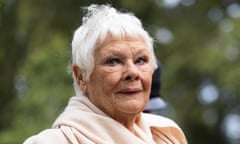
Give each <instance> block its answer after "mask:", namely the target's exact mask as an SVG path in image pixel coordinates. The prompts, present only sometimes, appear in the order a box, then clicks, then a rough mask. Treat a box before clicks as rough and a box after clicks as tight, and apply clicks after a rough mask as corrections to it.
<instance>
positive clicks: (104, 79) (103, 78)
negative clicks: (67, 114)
mask: <svg viewBox="0 0 240 144" xmlns="http://www.w3.org/2000/svg"><path fill="white" fill-rule="evenodd" d="M94 62H95V67H94V69H93V71H92V73H91V75H90V79H89V81H88V82H87V95H88V97H89V99H90V101H91V102H92V103H93V104H95V105H96V106H97V107H98V108H100V109H101V110H102V111H104V112H105V113H106V114H108V115H110V116H112V117H115V116H116V115H119V114H124V115H126V114H131V115H132V114H138V113H139V112H141V111H142V110H143V109H144V107H145V105H146V104H147V101H148V98H149V94H150V87H151V81H152V73H153V70H152V67H151V64H150V54H149V52H148V49H147V46H146V44H145V43H144V41H143V40H142V39H140V38H138V39H137V38H134V39H133V38H125V39H123V38H122V39H114V38H112V37H110V36H109V37H108V38H107V40H106V41H105V42H104V44H102V45H101V46H100V47H98V48H97V49H96V51H95V55H94Z"/></svg>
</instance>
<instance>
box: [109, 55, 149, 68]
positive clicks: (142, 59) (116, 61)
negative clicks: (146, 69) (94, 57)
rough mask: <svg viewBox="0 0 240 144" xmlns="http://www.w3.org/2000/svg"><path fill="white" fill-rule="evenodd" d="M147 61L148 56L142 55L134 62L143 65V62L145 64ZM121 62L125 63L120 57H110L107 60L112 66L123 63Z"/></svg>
mask: <svg viewBox="0 0 240 144" xmlns="http://www.w3.org/2000/svg"><path fill="white" fill-rule="evenodd" d="M146 62H148V58H147V57H145V56H141V57H138V58H137V59H136V60H135V62H134V63H135V64H139V65H142V64H145V63H146ZM121 63H123V62H122V60H121V59H120V58H108V59H107V60H106V62H105V64H107V65H110V66H115V65H117V64H121Z"/></svg>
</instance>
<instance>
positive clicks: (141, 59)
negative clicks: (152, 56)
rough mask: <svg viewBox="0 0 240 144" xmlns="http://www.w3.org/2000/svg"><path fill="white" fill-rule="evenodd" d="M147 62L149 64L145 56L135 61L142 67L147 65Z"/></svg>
mask: <svg viewBox="0 0 240 144" xmlns="http://www.w3.org/2000/svg"><path fill="white" fill-rule="evenodd" d="M140 61H141V62H140ZM146 62H148V59H147V58H146V57H144V56H142V57H138V58H137V59H136V61H135V63H139V64H140V65H141V64H144V63H146Z"/></svg>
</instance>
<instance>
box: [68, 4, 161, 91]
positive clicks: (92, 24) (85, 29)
mask: <svg viewBox="0 0 240 144" xmlns="http://www.w3.org/2000/svg"><path fill="white" fill-rule="evenodd" d="M84 9H85V10H87V11H86V12H87V13H86V15H85V16H84V17H83V18H82V25H81V26H80V27H79V28H77V29H76V31H75V33H74V35H73V40H72V64H76V65H77V66H78V67H79V68H80V69H81V71H82V74H83V79H84V80H88V79H89V76H90V74H91V72H92V70H93V68H94V51H95V49H96V47H97V46H99V45H101V44H102V43H103V42H104V40H105V39H106V36H107V34H108V33H110V34H111V35H112V36H113V37H120V38H122V37H126V36H128V37H133V38H135V37H141V38H143V40H144V41H145V43H146V45H147V48H148V51H149V53H150V56H151V59H150V62H151V65H152V68H153V69H155V68H157V63H156V58H155V54H154V50H153V40H152V38H151V37H150V36H149V34H148V32H146V31H145V30H144V28H143V26H142V24H141V22H140V20H139V19H138V18H137V17H136V16H134V15H133V14H132V13H123V12H120V11H117V10H116V9H115V8H113V7H111V6H109V5H95V4H92V5H90V6H89V7H85V8H84ZM72 75H73V79H74V89H75V92H76V95H79V94H81V93H82V92H81V89H80V87H79V85H78V84H77V80H76V77H75V75H74V74H72Z"/></svg>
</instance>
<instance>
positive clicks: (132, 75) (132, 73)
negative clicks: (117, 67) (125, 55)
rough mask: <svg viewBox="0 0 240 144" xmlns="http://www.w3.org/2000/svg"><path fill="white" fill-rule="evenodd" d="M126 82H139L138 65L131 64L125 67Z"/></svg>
mask: <svg viewBox="0 0 240 144" xmlns="http://www.w3.org/2000/svg"><path fill="white" fill-rule="evenodd" d="M123 78H124V80H127V81H133V80H138V79H139V69H138V67H137V65H135V64H134V63H133V62H129V63H127V64H126V66H125V71H124V76H123Z"/></svg>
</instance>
